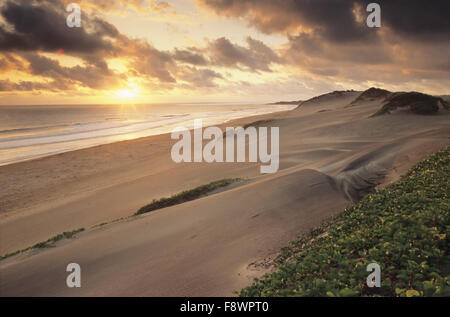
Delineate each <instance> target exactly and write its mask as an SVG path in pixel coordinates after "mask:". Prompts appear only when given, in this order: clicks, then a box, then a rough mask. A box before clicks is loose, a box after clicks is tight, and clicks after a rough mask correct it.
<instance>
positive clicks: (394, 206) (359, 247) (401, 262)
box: [240, 147, 450, 296]
mask: <svg viewBox="0 0 450 317" xmlns="http://www.w3.org/2000/svg"><path fill="white" fill-rule="evenodd" d="M449 180H450V147H447V148H446V149H444V150H442V151H440V152H438V153H436V154H434V155H433V156H431V157H429V158H427V159H425V160H423V161H422V162H420V163H418V164H417V165H416V166H415V167H413V168H412V169H410V171H409V172H408V173H407V174H406V175H405V176H403V177H402V178H401V180H400V181H398V182H397V183H395V184H392V185H390V186H388V187H386V188H379V189H376V190H375V192H373V193H372V194H369V195H367V196H366V197H365V198H364V199H363V200H362V201H361V202H360V203H359V204H357V205H353V206H351V207H349V208H346V209H345V210H344V211H343V212H341V213H339V214H338V215H337V216H335V217H334V218H333V219H332V220H330V221H329V222H327V223H324V224H323V225H322V226H320V227H318V228H314V229H313V230H311V232H310V233H309V234H306V235H303V236H302V237H300V238H298V239H297V240H295V241H293V242H291V244H290V245H289V246H288V247H286V248H284V249H283V250H282V252H281V254H280V256H279V258H278V259H277V260H276V265H277V268H276V271H275V272H273V273H271V274H268V275H265V276H264V278H262V279H261V280H259V279H255V282H254V283H253V285H251V286H249V287H246V288H244V289H242V290H241V291H240V295H241V296H448V295H450V276H449V272H450V257H449V238H450V217H449V209H450V201H449V195H450V181H449ZM371 262H376V263H378V264H379V265H380V267H381V282H382V283H381V287H380V288H369V287H368V286H367V285H366V278H367V276H368V274H369V272H367V271H366V267H367V265H368V264H369V263H371Z"/></svg>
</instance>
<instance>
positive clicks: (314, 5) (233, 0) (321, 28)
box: [197, 0, 450, 41]
mask: <svg viewBox="0 0 450 317" xmlns="http://www.w3.org/2000/svg"><path fill="white" fill-rule="evenodd" d="M197 1H198V2H199V3H200V4H201V5H203V6H205V7H207V8H210V9H212V10H214V11H215V12H217V13H218V14H221V15H227V16H231V17H242V18H246V19H247V20H248V21H249V23H250V25H252V26H254V27H256V28H258V29H259V30H261V31H263V32H265V33H277V32H278V33H280V32H281V33H284V32H288V31H293V30H297V29H298V28H307V29H312V30H314V31H315V33H316V34H318V35H320V36H321V37H322V38H324V39H326V40H329V41H361V40H374V39H375V38H376V30H375V29H368V28H367V27H366V25H365V19H366V17H367V14H368V13H367V12H366V10H365V9H366V7H367V4H368V3H371V2H376V3H379V4H380V5H381V11H382V24H383V26H387V27H389V28H390V29H391V30H392V31H393V32H395V33H398V34H401V35H403V36H408V37H411V38H424V37H431V38H433V39H439V38H440V39H444V40H448V38H449V36H450V19H449V18H448V16H449V14H450V1H448V0H433V1H424V0H378V1H369V0H365V1H357V0H327V1H325V0H317V1H311V0H278V1H276V0H197ZM357 8H360V9H361V8H362V10H361V12H362V13H363V14H362V17H363V19H362V20H360V21H358V19H355V13H354V12H355V9H357Z"/></svg>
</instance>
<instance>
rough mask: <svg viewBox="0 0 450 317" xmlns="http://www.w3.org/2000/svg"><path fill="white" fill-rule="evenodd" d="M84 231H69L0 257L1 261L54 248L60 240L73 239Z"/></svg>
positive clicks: (82, 229) (81, 229)
mask: <svg viewBox="0 0 450 317" xmlns="http://www.w3.org/2000/svg"><path fill="white" fill-rule="evenodd" d="M82 231H84V228H80V229H76V230H73V231H68V232H63V233H60V234H57V235H56V236H53V237H51V238H50V239H47V240H46V241H42V242H39V243H36V244H35V245H33V246H31V247H28V248H25V249H22V250H18V251H14V252H12V253H8V254H5V255H2V256H0V261H1V260H4V259H6V258H9V257H10V256H14V255H17V254H20V253H23V252H25V251H28V250H31V249H42V248H49V247H51V246H53V245H54V244H55V243H56V242H58V241H59V240H62V239H72V238H73V237H74V236H75V235H76V234H77V233H80V232H82Z"/></svg>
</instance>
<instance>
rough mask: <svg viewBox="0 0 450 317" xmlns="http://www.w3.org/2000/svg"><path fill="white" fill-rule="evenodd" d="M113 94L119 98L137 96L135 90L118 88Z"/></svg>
mask: <svg viewBox="0 0 450 317" xmlns="http://www.w3.org/2000/svg"><path fill="white" fill-rule="evenodd" d="M114 95H116V96H117V97H119V98H123V99H130V98H135V97H137V93H136V92H135V91H132V90H130V89H120V90H117V91H116V92H114Z"/></svg>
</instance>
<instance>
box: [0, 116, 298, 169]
mask: <svg viewBox="0 0 450 317" xmlns="http://www.w3.org/2000/svg"><path fill="white" fill-rule="evenodd" d="M291 110H293V109H290V110H284V109H282V110H280V109H277V110H275V111H273V112H268V113H264V114H252V115H246V116H243V117H238V118H233V119H225V121H223V122H218V123H214V122H213V123H211V124H207V125H205V126H204V128H206V127H209V126H219V127H222V126H224V125H225V124H231V123H233V122H241V121H242V122H244V123H247V121H248V120H249V119H251V118H253V117H260V116H263V117H265V116H271V115H274V114H277V113H282V112H287V111H291ZM195 119H202V118H191V119H189V120H186V121H184V122H182V123H180V125H181V126H183V125H185V126H187V127H189V130H192V129H193V128H191V127H190V124H187V125H186V123H189V122H191V121H192V122H193V121H194V120H195ZM160 120H165V119H164V118H160ZM213 121H214V120H213ZM124 125H125V126H127V124H125V122H124ZM169 126H170V125H169ZM147 130H149V131H148V132H146V133H144V132H143V131H146V130H142V131H135V132H122V133H118V134H111V135H104V136H92V137H88V138H82V139H73V140H66V141H55V142H50V143H43V144H31V145H25V146H19V147H18V148H19V149H21V148H24V149H26V148H33V147H39V146H51V145H56V144H61V145H62V146H63V148H60V149H55V150H50V152H46V153H41V154H34V155H33V154H30V155H28V156H27V157H19V158H16V159H11V160H8V161H4V162H0V167H2V166H7V165H11V164H17V163H22V162H28V161H32V160H36V159H41V158H45V157H49V156H53V155H58V154H62V153H67V152H73V151H78V150H84V149H88V148H93V147H97V146H102V145H108V144H114V143H118V142H126V141H132V140H137V139H142V138H148V137H155V136H159V135H165V134H170V133H171V132H166V131H164V132H163V131H160V130H161V128H160V127H159V126H157V127H154V128H151V129H147ZM163 130H164V129H163ZM141 133H143V134H147V133H148V134H147V135H142V136H137V137H136V136H135V137H128V136H130V135H133V134H137V135H139V134H141ZM48 137H51V136H48ZM110 138H111V139H114V138H117V139H118V140H109V139H110ZM121 138H122V139H121ZM96 139H98V142H96ZM83 141H85V142H86V143H85V144H75V145H74V146H73V147H71V148H70V149H68V148H67V147H64V144H67V145H69V144H70V143H79V142H83ZM14 149H16V147H11V148H5V149H0V152H2V151H4V152H5V153H7V152H8V150H14Z"/></svg>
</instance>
